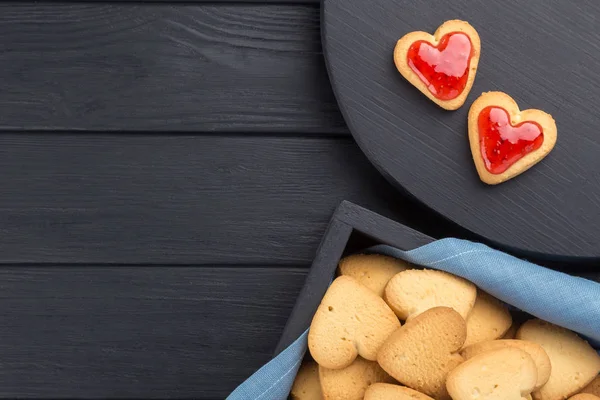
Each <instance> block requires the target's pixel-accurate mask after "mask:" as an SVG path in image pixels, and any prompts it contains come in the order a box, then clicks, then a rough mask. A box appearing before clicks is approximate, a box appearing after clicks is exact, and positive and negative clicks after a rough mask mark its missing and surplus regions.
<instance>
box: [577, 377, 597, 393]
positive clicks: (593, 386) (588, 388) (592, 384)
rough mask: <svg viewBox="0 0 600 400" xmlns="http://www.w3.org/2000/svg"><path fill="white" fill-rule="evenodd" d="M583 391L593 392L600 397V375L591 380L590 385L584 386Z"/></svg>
mask: <svg viewBox="0 0 600 400" xmlns="http://www.w3.org/2000/svg"><path fill="white" fill-rule="evenodd" d="M581 393H589V394H593V395H594V396H598V397H600V375H598V376H597V377H596V378H594V380H593V381H591V382H590V384H589V385H587V386H586V387H584V388H583V389H582V390H581Z"/></svg>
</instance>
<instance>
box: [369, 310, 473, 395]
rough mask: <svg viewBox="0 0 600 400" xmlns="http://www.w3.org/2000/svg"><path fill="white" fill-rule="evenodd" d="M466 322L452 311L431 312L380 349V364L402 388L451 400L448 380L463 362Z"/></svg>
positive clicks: (415, 321)
mask: <svg viewBox="0 0 600 400" xmlns="http://www.w3.org/2000/svg"><path fill="white" fill-rule="evenodd" d="M466 336H467V327H466V324H465V320H464V319H463V317H461V316H460V314H459V313H457V312H456V311H454V310H453V309H452V308H449V307H435V308H431V309H429V310H427V311H425V312H423V313H422V314H420V315H418V316H416V317H414V318H412V319H410V320H409V321H408V322H407V323H406V324H405V325H404V326H402V327H401V328H400V329H398V330H397V331H396V332H394V333H393V334H392V336H390V338H389V339H388V340H387V341H386V342H385V343H384V344H383V346H381V349H380V350H379V354H378V355H377V361H378V362H379V365H381V367H382V368H383V369H384V370H385V371H386V372H387V373H388V374H390V375H391V376H392V377H393V378H395V379H396V380H397V381H398V382H400V383H401V384H403V385H406V386H408V387H410V388H412V389H415V390H417V391H419V392H421V393H425V394H426V395H428V396H431V397H433V398H435V399H437V400H443V399H448V393H447V392H446V385H445V382H446V376H447V375H448V373H449V372H450V371H452V370H453V369H454V368H455V367H456V366H457V365H459V364H460V363H461V362H462V361H463V358H462V357H461V356H460V354H458V351H459V350H460V349H461V348H462V346H463V344H464V342H465V338H466Z"/></svg>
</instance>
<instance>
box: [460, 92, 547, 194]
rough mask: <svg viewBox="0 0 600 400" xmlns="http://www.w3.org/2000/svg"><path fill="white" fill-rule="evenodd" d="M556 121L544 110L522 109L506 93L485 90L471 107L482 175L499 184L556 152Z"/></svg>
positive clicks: (474, 150)
mask: <svg viewBox="0 0 600 400" xmlns="http://www.w3.org/2000/svg"><path fill="white" fill-rule="evenodd" d="M556 136H557V130H556V122H555V121H554V119H553V118H552V116H551V115H550V114H548V113H545V112H544V111H541V110H535V109H530V110H524V111H520V110H519V106H518V105H517V103H516V102H515V101H514V100H513V99H512V97H510V96H509V95H507V94H506V93H503V92H487V93H483V94H482V95H481V96H480V97H479V98H478V99H477V100H475V102H474V103H473V105H471V109H470V110H469V141H470V144H471V153H472V154H473V161H474V162H475V167H476V168H477V173H478V174H479V178H481V180H482V181H483V182H485V183H487V184H489V185H497V184H499V183H502V182H504V181H507V180H509V179H511V178H514V177H515V176H517V175H519V174H521V173H523V172H525V171H527V170H528V169H529V168H531V167H532V166H534V165H535V164H537V163H538V162H539V161H541V160H542V159H543V158H544V157H546V156H547V155H548V153H550V151H552V149H553V148H554V145H555V144H556Z"/></svg>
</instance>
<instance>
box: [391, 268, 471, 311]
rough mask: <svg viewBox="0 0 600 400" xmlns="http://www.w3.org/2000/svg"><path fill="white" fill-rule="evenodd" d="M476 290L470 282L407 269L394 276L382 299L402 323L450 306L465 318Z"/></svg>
mask: <svg viewBox="0 0 600 400" xmlns="http://www.w3.org/2000/svg"><path fill="white" fill-rule="evenodd" d="M476 297H477V288H476V287H475V285H473V284H472V283H471V282H469V281H467V280H465V279H462V278H459V277H458V276H454V275H451V274H449V273H447V272H443V271H436V270H425V269H424V270H419V269H409V270H406V271H403V272H400V273H399V274H397V275H396V276H394V277H393V278H392V279H391V280H390V282H389V283H388V285H387V286H386V288H385V294H384V299H385V301H386V302H387V303H388V304H389V306H390V307H391V308H392V310H394V312H395V313H396V315H397V316H398V317H399V318H400V319H402V320H409V319H410V318H412V317H415V316H417V315H419V314H420V313H422V312H423V311H426V310H428V309H430V308H433V307H450V308H453V309H454V310H456V311H457V312H458V313H459V314H460V315H461V316H462V317H463V318H467V316H468V315H469V312H470V311H471V309H472V308H473V305H474V304H475V299H476Z"/></svg>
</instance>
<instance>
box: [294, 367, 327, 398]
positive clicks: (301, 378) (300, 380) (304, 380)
mask: <svg viewBox="0 0 600 400" xmlns="http://www.w3.org/2000/svg"><path fill="white" fill-rule="evenodd" d="M290 397H291V398H292V400H322V399H323V392H322V391H321V382H320V381H319V365H318V364H317V363H316V362H314V361H312V360H307V361H304V362H303V363H302V365H301V366H300V369H299V370H298V373H297V374H296V379H295V380H294V384H293V386H292V390H291V391H290Z"/></svg>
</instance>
